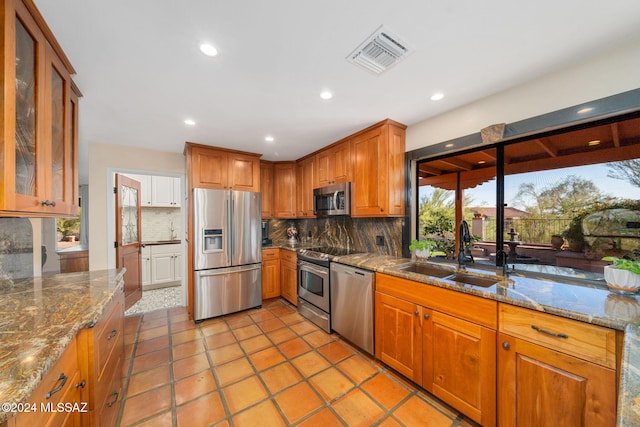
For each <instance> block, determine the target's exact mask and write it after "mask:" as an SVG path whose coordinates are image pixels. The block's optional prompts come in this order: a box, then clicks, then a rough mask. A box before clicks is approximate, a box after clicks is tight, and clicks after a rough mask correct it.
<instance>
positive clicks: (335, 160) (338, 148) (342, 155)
mask: <svg viewBox="0 0 640 427" xmlns="http://www.w3.org/2000/svg"><path fill="white" fill-rule="evenodd" d="M351 161H352V159H351V141H350V140H346V141H339V142H336V143H335V144H332V145H330V146H329V147H327V148H325V149H323V150H322V151H320V152H318V153H317V154H316V156H315V170H316V172H315V178H316V181H315V183H314V186H315V187H316V188H317V187H326V186H327V185H333V184H338V183H342V182H348V181H350V179H351Z"/></svg>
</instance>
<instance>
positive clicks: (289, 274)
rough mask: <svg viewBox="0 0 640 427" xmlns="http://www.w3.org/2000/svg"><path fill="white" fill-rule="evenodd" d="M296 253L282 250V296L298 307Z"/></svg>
mask: <svg viewBox="0 0 640 427" xmlns="http://www.w3.org/2000/svg"><path fill="white" fill-rule="evenodd" d="M297 259H298V258H297V256H296V253H295V252H292V251H288V250H286V249H280V295H282V297H283V298H284V299H286V300H287V301H289V302H290V303H291V304H293V305H295V306H297V305H298V271H297V264H296V263H297Z"/></svg>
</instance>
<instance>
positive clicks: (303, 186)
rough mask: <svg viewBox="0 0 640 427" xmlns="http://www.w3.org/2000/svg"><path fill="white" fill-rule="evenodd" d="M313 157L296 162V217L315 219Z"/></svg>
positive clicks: (314, 160)
mask: <svg viewBox="0 0 640 427" xmlns="http://www.w3.org/2000/svg"><path fill="white" fill-rule="evenodd" d="M315 162H316V157H315V156H310V157H305V158H304V159H301V160H298V161H297V162H296V205H297V209H296V216H297V217H298V218H315V215H314V213H313V183H314V181H313V180H314V165H315Z"/></svg>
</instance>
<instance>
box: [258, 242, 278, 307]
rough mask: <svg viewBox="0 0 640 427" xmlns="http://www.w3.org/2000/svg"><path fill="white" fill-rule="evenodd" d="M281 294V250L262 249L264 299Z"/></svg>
mask: <svg viewBox="0 0 640 427" xmlns="http://www.w3.org/2000/svg"><path fill="white" fill-rule="evenodd" d="M279 296H280V250H279V249H263V250H262V299H263V300H265V299H269V298H275V297H279Z"/></svg>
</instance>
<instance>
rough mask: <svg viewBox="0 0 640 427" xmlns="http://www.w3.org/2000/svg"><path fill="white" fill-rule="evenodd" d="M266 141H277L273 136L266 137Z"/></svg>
mask: <svg viewBox="0 0 640 427" xmlns="http://www.w3.org/2000/svg"><path fill="white" fill-rule="evenodd" d="M264 140H265V141H267V142H273V141H275V139H274V138H273V137H272V136H265V137H264Z"/></svg>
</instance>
